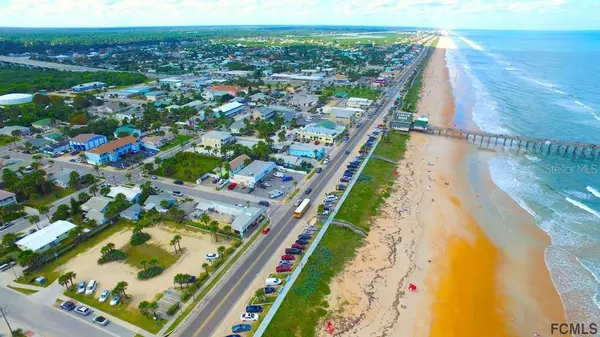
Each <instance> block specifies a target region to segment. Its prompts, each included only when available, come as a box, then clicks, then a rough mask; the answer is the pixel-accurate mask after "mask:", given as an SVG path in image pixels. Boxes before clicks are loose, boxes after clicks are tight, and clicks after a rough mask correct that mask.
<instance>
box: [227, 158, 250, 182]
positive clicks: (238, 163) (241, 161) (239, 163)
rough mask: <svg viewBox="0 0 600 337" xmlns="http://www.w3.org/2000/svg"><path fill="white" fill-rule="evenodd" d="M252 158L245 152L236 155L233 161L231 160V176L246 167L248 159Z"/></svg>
mask: <svg viewBox="0 0 600 337" xmlns="http://www.w3.org/2000/svg"><path fill="white" fill-rule="evenodd" d="M248 159H250V157H248V156H247V155H245V154H241V155H239V156H237V157H235V159H233V160H232V161H230V162H229V176H230V177H231V176H233V175H234V174H236V173H238V172H239V171H241V170H242V169H243V168H244V167H246V161H247V160H248Z"/></svg>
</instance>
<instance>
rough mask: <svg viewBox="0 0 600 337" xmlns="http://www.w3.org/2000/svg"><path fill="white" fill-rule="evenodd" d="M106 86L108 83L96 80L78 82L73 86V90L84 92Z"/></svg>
mask: <svg viewBox="0 0 600 337" xmlns="http://www.w3.org/2000/svg"><path fill="white" fill-rule="evenodd" d="M104 87H106V83H104V82H97V81H96V82H89V83H83V84H78V85H76V86H74V87H71V90H73V91H75V92H82V91H88V90H96V89H101V88H104Z"/></svg>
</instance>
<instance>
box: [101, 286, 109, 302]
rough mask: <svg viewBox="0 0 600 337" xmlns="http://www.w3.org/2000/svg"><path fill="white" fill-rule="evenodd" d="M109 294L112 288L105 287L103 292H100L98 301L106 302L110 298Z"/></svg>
mask: <svg viewBox="0 0 600 337" xmlns="http://www.w3.org/2000/svg"><path fill="white" fill-rule="evenodd" d="M109 296H110V290H108V289H104V290H103V291H102V294H100V297H99V298H98V301H100V303H104V302H106V300H107V299H108V297H109Z"/></svg>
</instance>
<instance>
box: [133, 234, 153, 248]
mask: <svg viewBox="0 0 600 337" xmlns="http://www.w3.org/2000/svg"><path fill="white" fill-rule="evenodd" d="M148 240H150V234H148V233H144V232H139V233H135V234H133V235H131V238H130V239H129V243H130V244H131V245H132V246H139V245H141V244H142V243H144V242H146V241H148Z"/></svg>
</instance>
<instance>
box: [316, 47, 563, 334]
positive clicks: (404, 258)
mask: <svg viewBox="0 0 600 337" xmlns="http://www.w3.org/2000/svg"><path fill="white" fill-rule="evenodd" d="M446 47H452V45H451V41H447V40H445V39H442V40H441V41H440V44H439V45H438V49H437V50H436V52H435V53H434V55H433V57H432V59H431V61H430V63H429V65H428V66H427V68H426V70H425V76H424V86H423V89H422V92H421V101H420V103H419V109H418V111H419V114H427V115H428V116H429V119H430V122H431V123H432V124H435V125H451V124H452V123H453V118H454V99H453V96H452V87H451V85H450V83H449V80H448V78H449V77H448V70H447V68H446V62H445V49H444V48H446ZM480 152H482V151H478V150H477V149H476V148H475V147H474V146H473V145H472V144H469V143H467V142H465V141H463V140H460V139H448V138H443V137H433V136H425V135H422V134H415V133H413V134H411V139H410V142H409V146H408V148H407V152H406V155H405V158H404V159H403V160H402V161H401V162H400V163H399V172H400V174H399V176H398V177H397V179H396V182H395V185H394V191H393V193H392V194H391V196H390V197H389V198H388V199H387V200H386V203H385V205H384V206H382V207H381V215H380V216H379V217H377V218H375V219H373V221H372V224H371V231H370V233H369V236H368V237H367V239H366V243H365V245H364V246H363V247H362V248H361V249H360V250H359V252H358V254H357V256H356V258H355V259H354V261H352V262H351V263H349V264H348V266H347V267H346V269H345V270H344V272H343V273H342V274H340V275H339V276H338V277H336V278H335V279H334V280H333V282H332V286H331V289H332V291H331V294H330V296H329V298H328V301H329V304H330V312H331V315H330V316H328V317H327V318H326V320H328V321H332V322H333V323H334V327H335V328H336V333H335V335H336V336H457V337H458V336H482V335H485V336H532V335H533V334H534V333H540V335H541V336H544V335H548V334H549V330H550V322H555V321H564V314H563V310H562V304H561V302H560V298H559V297H558V295H557V293H556V291H555V289H554V286H553V284H552V282H551V280H550V277H549V273H548V271H547V269H546V266H545V263H544V250H545V248H546V247H548V245H549V240H548V237H547V236H546V235H545V233H544V232H543V231H541V230H540V229H539V228H538V227H537V226H536V225H535V224H534V223H533V221H532V219H530V218H529V217H528V214H526V213H525V212H524V211H522V210H521V209H520V208H519V207H518V205H516V204H515V203H514V202H512V200H510V199H509V198H508V196H507V195H505V194H504V193H503V192H502V191H501V190H499V189H498V188H496V187H495V185H494V184H493V183H492V181H491V179H490V177H489V173H488V172H487V169H486V170H482V172H475V173H474V172H471V164H472V163H473V161H475V162H477V163H478V164H480V165H479V166H480V167H483V166H485V165H481V164H485V162H486V160H487V158H489V156H490V155H491V153H480ZM485 167H487V166H485ZM473 174H475V175H478V177H477V178H478V180H479V183H480V184H479V185H478V187H477V188H478V189H481V190H477V192H478V193H476V192H475V191H474V187H473V186H472V185H471V183H470V180H469V179H470V177H471V176H472V175H473ZM479 193H481V195H480V194H479ZM506 211H508V212H509V213H510V216H509V217H504V216H502V215H498V214H500V213H499V212H506ZM507 221H508V222H510V223H511V226H512V227H511V228H509V229H508V230H506V228H505V227H503V226H502V225H503V223H504V222H507ZM513 223H514V224H513ZM410 283H413V284H415V285H417V287H418V290H417V291H414V292H413V291H409V290H408V285H409V284H410ZM324 325H325V322H323V326H324ZM317 335H319V336H327V334H326V333H325V332H324V331H323V330H322V329H321V327H319V328H318V329H317Z"/></svg>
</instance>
